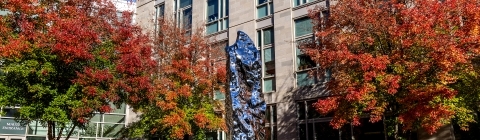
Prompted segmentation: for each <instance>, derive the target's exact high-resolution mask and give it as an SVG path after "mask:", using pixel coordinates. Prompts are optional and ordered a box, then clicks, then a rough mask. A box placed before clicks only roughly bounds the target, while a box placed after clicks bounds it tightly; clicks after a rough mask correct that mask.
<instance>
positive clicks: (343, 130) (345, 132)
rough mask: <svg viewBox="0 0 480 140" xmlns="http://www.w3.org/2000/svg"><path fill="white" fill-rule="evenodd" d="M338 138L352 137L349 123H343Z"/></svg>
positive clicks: (342, 139) (349, 138) (348, 138)
mask: <svg viewBox="0 0 480 140" xmlns="http://www.w3.org/2000/svg"><path fill="white" fill-rule="evenodd" d="M340 138H341V140H351V139H352V127H351V126H350V124H345V125H343V127H342V128H341V129H340Z"/></svg>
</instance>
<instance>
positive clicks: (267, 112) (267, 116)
mask: <svg viewBox="0 0 480 140" xmlns="http://www.w3.org/2000/svg"><path fill="white" fill-rule="evenodd" d="M270 107H271V106H267V109H266V110H265V123H270V119H271V116H270V115H271V113H270V111H271V110H270Z"/></svg>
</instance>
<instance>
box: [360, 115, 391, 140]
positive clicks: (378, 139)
mask: <svg viewBox="0 0 480 140" xmlns="http://www.w3.org/2000/svg"><path fill="white" fill-rule="evenodd" d="M360 123H361V124H360V125H359V126H354V127H353V137H354V138H355V140H383V139H385V133H384V128H383V121H379V122H376V123H371V122H369V121H368V118H364V119H360Z"/></svg>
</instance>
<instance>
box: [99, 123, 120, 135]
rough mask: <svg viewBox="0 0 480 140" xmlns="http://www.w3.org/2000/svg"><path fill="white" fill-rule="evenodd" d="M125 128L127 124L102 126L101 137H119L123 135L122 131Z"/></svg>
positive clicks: (106, 124)
mask: <svg viewBox="0 0 480 140" xmlns="http://www.w3.org/2000/svg"><path fill="white" fill-rule="evenodd" d="M123 128H125V124H110V123H105V124H101V131H102V133H101V134H102V135H101V137H113V138H115V137H119V136H120V135H121V133H120V130H122V129H123Z"/></svg>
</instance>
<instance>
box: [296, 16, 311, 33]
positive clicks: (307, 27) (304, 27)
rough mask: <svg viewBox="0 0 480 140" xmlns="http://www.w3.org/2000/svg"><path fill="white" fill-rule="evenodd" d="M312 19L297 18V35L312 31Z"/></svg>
mask: <svg viewBox="0 0 480 140" xmlns="http://www.w3.org/2000/svg"><path fill="white" fill-rule="evenodd" d="M312 28H313V24H312V20H311V19H310V18H309V17H305V18H301V19H297V20H295V37H299V36H302V35H306V34H309V33H312Z"/></svg>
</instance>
